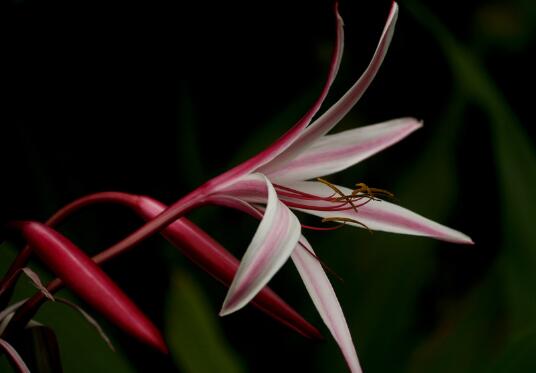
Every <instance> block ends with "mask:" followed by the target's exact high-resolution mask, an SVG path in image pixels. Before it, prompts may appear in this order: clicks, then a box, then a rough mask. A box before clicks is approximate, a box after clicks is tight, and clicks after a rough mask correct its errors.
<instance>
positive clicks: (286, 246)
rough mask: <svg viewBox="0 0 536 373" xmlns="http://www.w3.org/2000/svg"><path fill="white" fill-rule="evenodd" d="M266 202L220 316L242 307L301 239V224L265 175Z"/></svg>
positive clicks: (262, 176) (276, 269) (277, 268)
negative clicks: (262, 215) (282, 201)
mask: <svg viewBox="0 0 536 373" xmlns="http://www.w3.org/2000/svg"><path fill="white" fill-rule="evenodd" d="M250 177H257V178H259V179H264V182H265V184H266V188H267V190H268V191H267V193H268V201H267V206H266V211H265V213H264V217H263V218H262V220H261V223H260V224H259V227H258V228H257V232H255V235H254V236H253V239H252V241H251V243H250V245H249V247H248V249H247V250H246V253H245V254H244V257H243V258H242V261H241V263H240V267H238V271H237V273H236V275H235V277H234V279H233V282H232V283H231V286H230V288H229V292H228V293H227V296H226V298H225V301H224V302H223V307H222V310H221V312H220V315H222V316H223V315H227V314H230V313H232V312H234V311H237V310H238V309H240V308H242V307H244V306H245V305H246V304H247V303H248V302H249V301H250V300H251V299H253V298H254V297H255V295H257V293H258V292H259V291H260V290H261V289H262V288H263V287H264V286H265V285H266V284H267V283H268V281H270V279H271V278H272V276H273V275H274V274H275V273H276V272H277V271H278V270H279V269H280V268H281V266H283V264H284V263H285V262H286V261H287V259H288V257H289V256H290V254H291V253H292V250H293V249H294V247H295V246H296V244H297V242H298V239H299V237H300V231H301V229H300V223H299V221H298V219H297V218H296V216H295V215H294V214H293V213H292V212H291V211H290V210H289V209H288V207H286V206H285V205H284V204H283V203H281V202H280V201H279V199H278V198H277V193H276V191H275V189H274V187H273V186H272V184H271V183H270V182H269V181H268V179H267V178H266V177H265V176H264V175H259V174H255V175H251V176H250Z"/></svg>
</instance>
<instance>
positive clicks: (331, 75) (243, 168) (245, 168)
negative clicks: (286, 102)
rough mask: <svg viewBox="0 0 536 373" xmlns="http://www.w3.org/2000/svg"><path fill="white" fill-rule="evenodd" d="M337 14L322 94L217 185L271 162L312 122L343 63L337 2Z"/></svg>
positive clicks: (224, 175) (341, 27)
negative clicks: (275, 138)
mask: <svg viewBox="0 0 536 373" xmlns="http://www.w3.org/2000/svg"><path fill="white" fill-rule="evenodd" d="M335 16H336V29H337V33H336V37H337V39H336V42H335V48H334V50H333V53H332V57H331V62H330V66H329V71H328V77H327V80H326V82H325V84H324V87H323V88H322V91H321V92H320V96H319V97H318V98H317V99H316V101H315V102H314V104H313V106H312V107H311V108H310V109H309V111H308V112H307V113H305V115H304V116H303V117H302V118H301V119H300V120H299V121H298V122H297V123H296V124H294V126H292V127H291V128H290V129H289V130H288V131H287V132H285V133H284V134H283V135H282V136H281V137H280V138H279V139H277V140H276V141H275V142H274V143H273V144H272V145H270V146H269V147H268V148H266V149H264V150H263V151H262V152H260V153H258V154H257V155H255V156H254V157H252V158H250V159H248V160H247V161H245V162H244V163H242V164H240V165H238V166H236V167H234V168H232V169H231V170H229V171H227V172H225V173H224V174H222V175H220V176H218V177H216V178H215V179H213V180H212V181H211V183H213V184H215V185H226V184H227V182H229V181H232V180H234V179H235V178H237V177H240V176H242V175H245V174H248V173H250V172H252V171H254V170H256V169H258V168H259V167H261V166H262V165H264V164H266V163H268V162H270V161H271V160H272V159H274V158H275V157H277V156H278V155H279V154H281V153H282V152H283V151H285V149H287V148H288V147H289V146H290V145H291V144H292V143H293V142H294V141H296V140H297V139H298V138H299V137H300V136H301V134H302V133H303V131H304V130H305V128H306V127H307V125H309V123H310V122H311V120H312V119H313V117H314V116H315V115H316V113H317V112H318V110H320V107H321V106H322V103H323V102H324V100H325V99H326V96H327V95H328V92H329V89H330V87H331V85H332V84H333V81H334V80H335V77H336V75H337V72H338V71H339V66H340V63H341V58H342V52H343V48H344V30H343V25H344V24H343V20H342V17H341V16H340V15H339V11H338V5H337V3H336V4H335Z"/></svg>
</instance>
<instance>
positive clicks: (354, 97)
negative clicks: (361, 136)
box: [258, 2, 398, 174]
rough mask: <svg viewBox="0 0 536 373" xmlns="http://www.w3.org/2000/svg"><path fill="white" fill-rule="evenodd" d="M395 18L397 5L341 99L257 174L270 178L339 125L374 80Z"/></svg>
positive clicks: (392, 29) (393, 27)
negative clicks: (361, 70) (367, 60)
mask: <svg viewBox="0 0 536 373" xmlns="http://www.w3.org/2000/svg"><path fill="white" fill-rule="evenodd" d="M397 16H398V5H397V4H396V3H395V2H393V5H392V6H391V10H390V12H389V16H388V18H387V23H386V24H385V27H384V29H383V32H382V35H381V37H380V41H379V43H378V46H377V48H376V51H375V52H374V56H373V57H372V60H371V61H370V64H369V66H368V67H367V69H366V70H365V72H364V73H363V75H361V77H360V78H359V80H358V81H357V82H356V83H355V84H354V85H353V86H352V87H351V88H350V89H349V90H348V92H346V94H345V95H344V96H342V98H341V99H340V100H339V101H337V102H336V103H335V104H334V105H333V106H332V107H331V108H330V109H329V110H328V111H326V112H325V113H324V114H323V115H322V116H321V117H320V118H318V119H317V120H315V121H314V122H313V123H312V124H311V125H310V126H309V127H308V128H307V129H306V130H305V131H304V132H303V134H302V135H301V136H300V138H299V139H297V140H296V141H294V142H293V144H292V145H291V146H289V147H288V149H287V150H285V152H283V153H281V155H279V156H278V157H277V158H276V159H274V160H273V161H271V162H270V163H269V164H266V165H264V166H263V167H262V168H259V169H258V171H259V172H262V173H263V174H271V173H273V172H274V171H275V170H277V169H278V168H280V167H282V166H283V165H284V164H286V163H287V162H289V161H291V160H292V159H294V158H296V157H297V156H298V155H299V154H300V153H302V152H303V151H305V150H306V149H307V148H308V147H309V146H310V145H311V144H313V143H314V142H315V141H316V140H317V139H318V138H320V137H322V136H323V135H325V134H326V133H327V132H329V131H330V130H331V129H332V128H333V127H334V126H335V125H336V124H337V123H339V121H340V120H341V119H342V118H343V117H344V116H345V115H346V114H348V112H349V111H350V110H351V109H352V108H353V107H354V105H355V104H356V103H357V102H358V101H359V99H360V98H361V96H362V95H363V93H365V91H366V90H367V88H368V87H369V85H370V83H371V82H372V80H373V79H374V77H375V76H376V73H377V72H378V70H379V68H380V65H381V64H382V62H383V59H384V57H385V55H386V54H387V49H388V48H389V44H390V43H391V39H392V37H393V33H394V29H395V23H396V19H397Z"/></svg>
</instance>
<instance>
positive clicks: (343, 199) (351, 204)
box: [316, 177, 357, 212]
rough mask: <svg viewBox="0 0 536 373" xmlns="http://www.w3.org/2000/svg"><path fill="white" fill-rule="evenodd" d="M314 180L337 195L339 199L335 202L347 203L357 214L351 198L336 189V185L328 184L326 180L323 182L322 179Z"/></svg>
mask: <svg viewBox="0 0 536 373" xmlns="http://www.w3.org/2000/svg"><path fill="white" fill-rule="evenodd" d="M316 180H318V181H319V182H321V183H322V184H324V185H326V186H327V187H329V188H331V190H333V191H334V192H335V193H337V194H338V195H339V196H340V197H339V198H336V199H335V200H336V201H346V202H347V203H349V204H350V206H352V208H353V209H354V211H355V212H357V206H356V205H354V202H353V201H352V196H347V195H346V194H344V193H343V192H342V191H341V190H340V189H339V188H337V186H336V185H334V184H332V183H330V182H329V181H327V180H324V179H322V178H320V177H318V178H316Z"/></svg>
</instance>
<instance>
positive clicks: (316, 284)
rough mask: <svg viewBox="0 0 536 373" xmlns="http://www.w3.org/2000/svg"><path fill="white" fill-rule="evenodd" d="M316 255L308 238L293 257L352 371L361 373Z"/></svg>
mask: <svg viewBox="0 0 536 373" xmlns="http://www.w3.org/2000/svg"><path fill="white" fill-rule="evenodd" d="M313 255H314V252H313V249H312V248H311V245H310V244H309V242H307V240H306V239H305V237H303V236H302V237H301V238H300V243H299V245H298V246H297V247H296V249H295V250H294V251H293V253H292V260H293V261H294V264H295V265H296V268H297V269H298V272H299V273H300V276H301V278H302V280H303V282H304V284H305V287H306V288H307V291H308V292H309V294H310V296H311V299H312V300H313V303H314V304H315V306H316V309H317V310H318V313H320V316H321V317H322V320H324V323H325V324H326V326H327V327H328V329H329V331H330V332H331V334H332V335H333V338H334V339H335V341H336V342H337V344H338V345H339V347H340V349H341V351H342V353H343V355H344V358H345V360H346V363H347V364H348V367H349V368H350V371H352V372H354V373H357V372H361V367H360V365H359V360H358V358H357V353H356V350H355V347H354V343H353V341H352V336H351V335H350V330H349V329H348V325H347V323H346V319H345V317H344V314H343V312H342V308H341V305H340V304H339V301H338V300H337V296H336V295H335V291H334V290H333V287H332V286H331V283H330V282H329V279H328V277H327V276H326V273H325V272H324V269H323V268H322V265H320V262H319V261H318V260H317V259H316V258H314V257H313Z"/></svg>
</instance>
